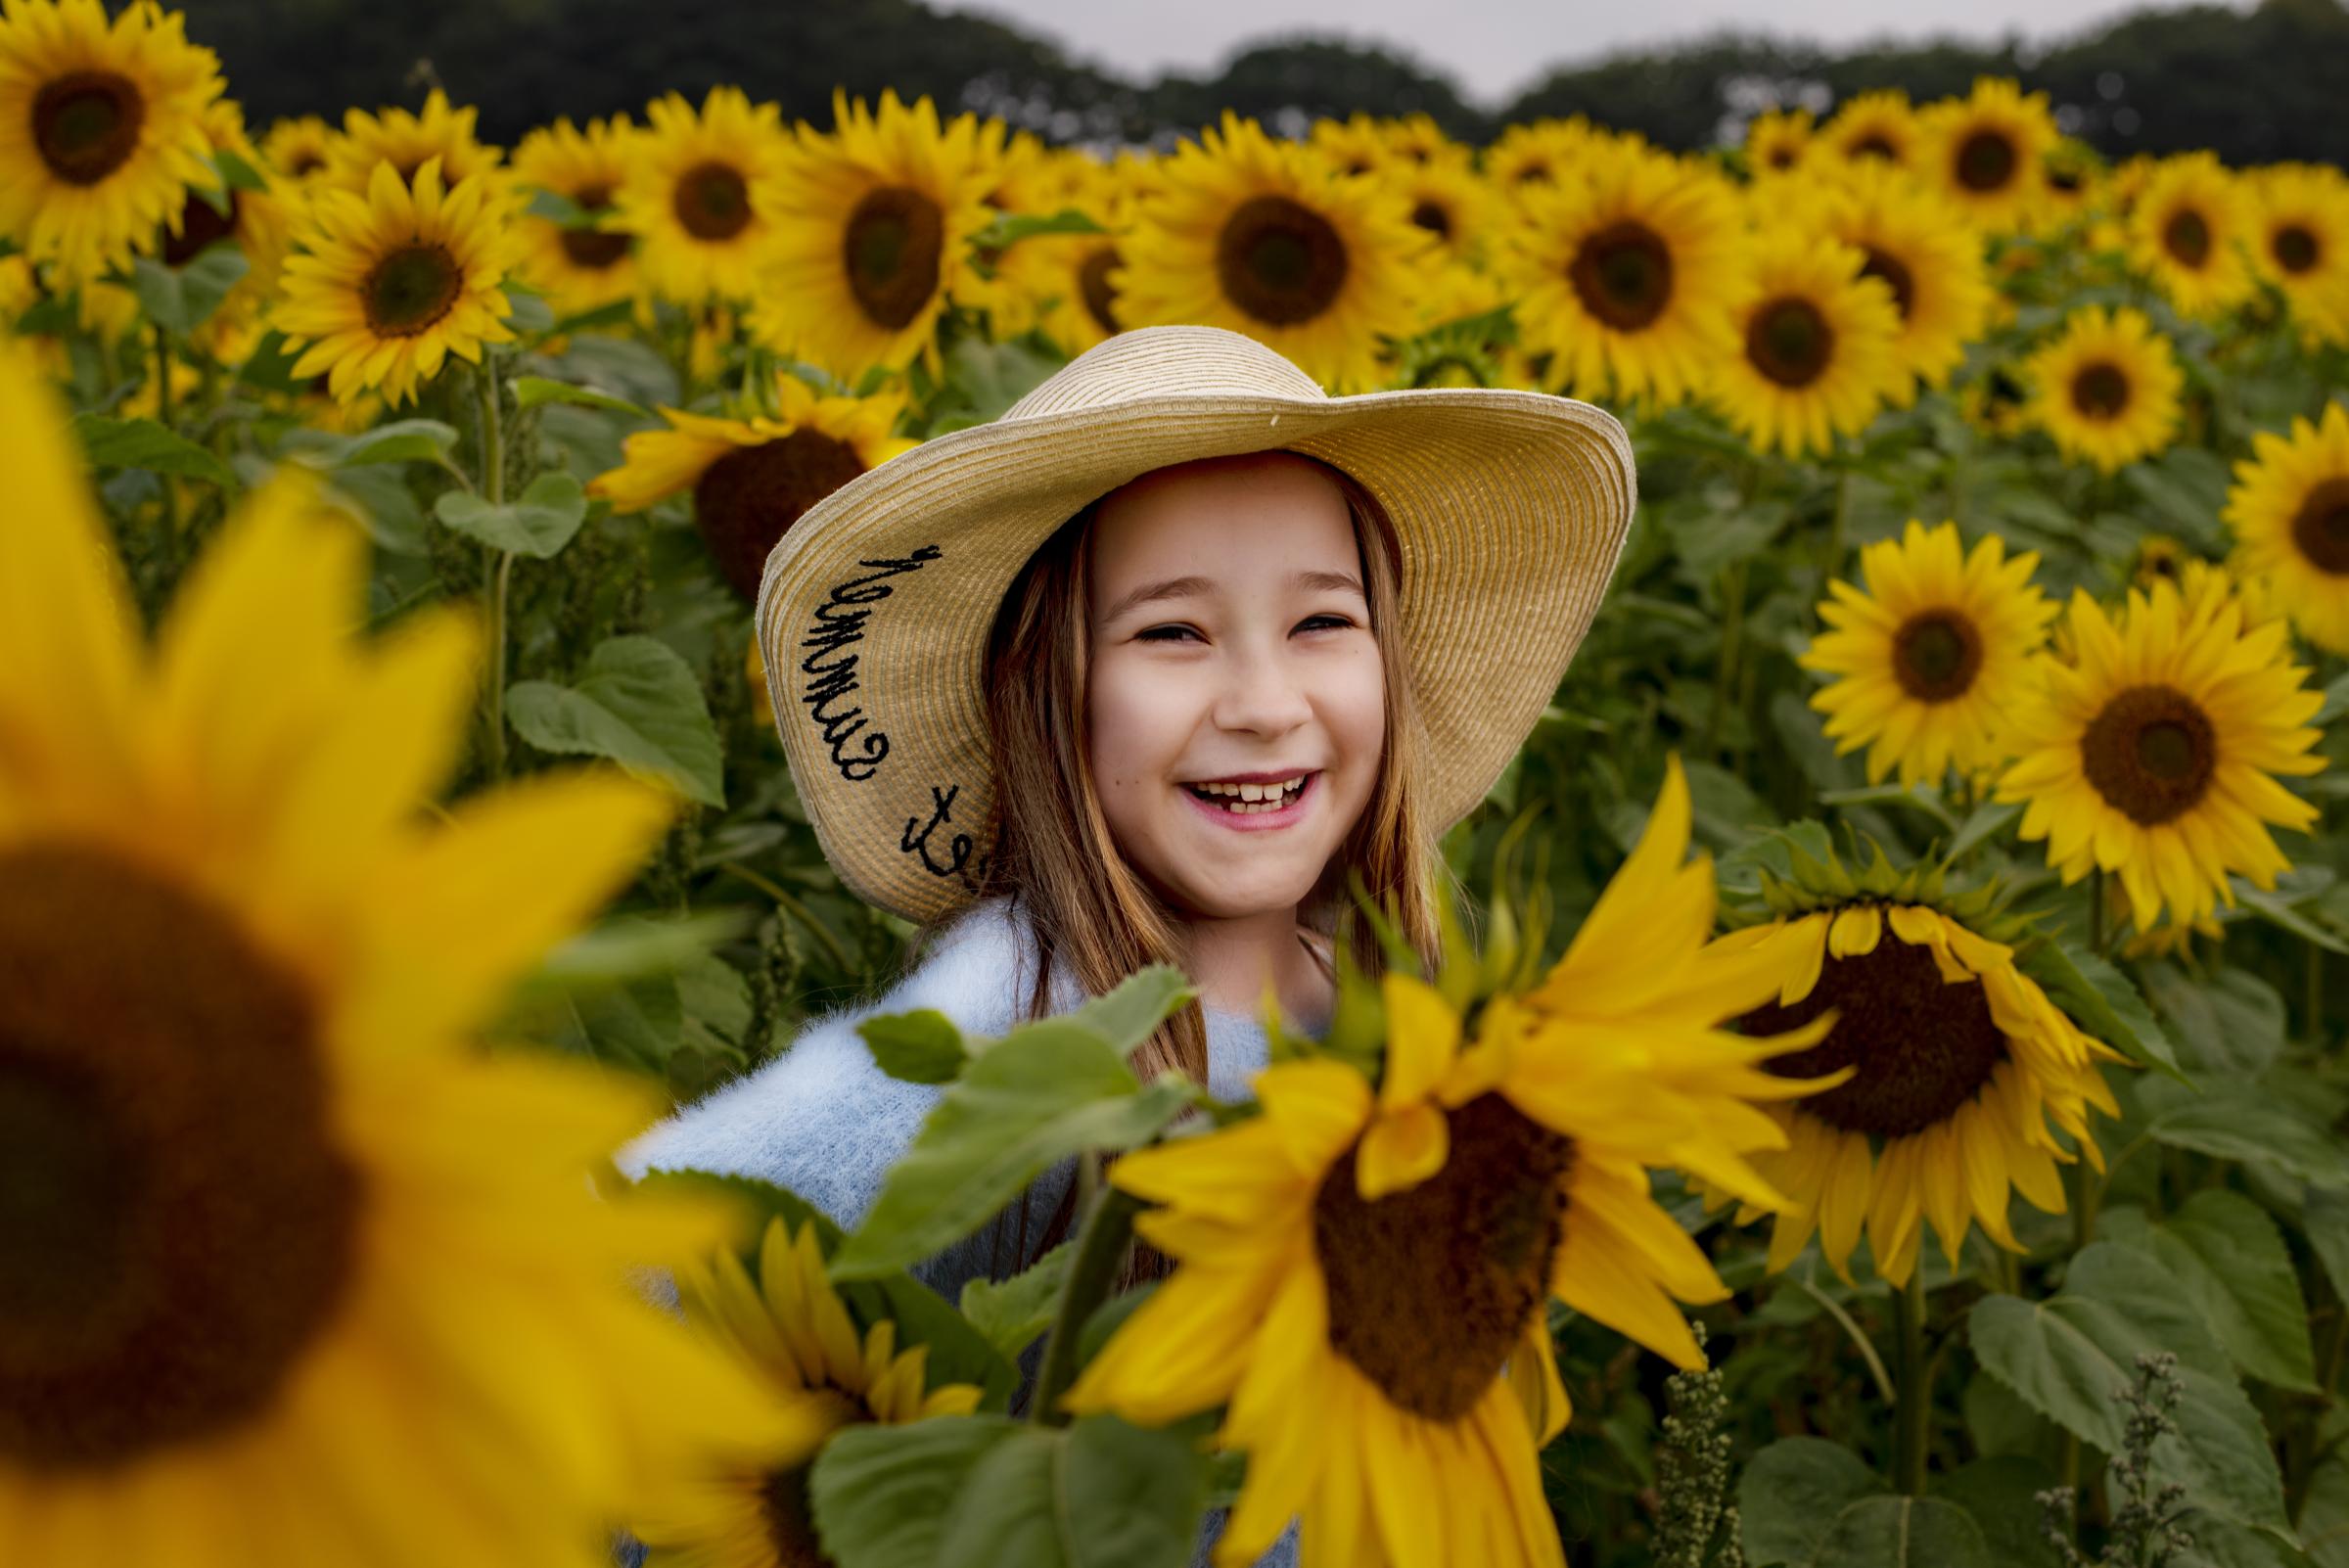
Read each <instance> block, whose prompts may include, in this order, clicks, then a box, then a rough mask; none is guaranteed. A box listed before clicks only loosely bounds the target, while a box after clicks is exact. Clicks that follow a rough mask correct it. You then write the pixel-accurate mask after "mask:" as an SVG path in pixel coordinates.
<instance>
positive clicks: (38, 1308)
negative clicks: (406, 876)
mask: <svg viewBox="0 0 2349 1568" xmlns="http://www.w3.org/2000/svg"><path fill="white" fill-rule="evenodd" d="M319 1068H320V1063H319V1050H318V1042H317V1019H316V1017H315V1015H314V1012H313V1010H312V1007H311V1005H310V1002H309V999H308V997H307V996H306V995H305V994H304V992H303V991H302V990H301V988H300V987H299V985H298V984H297V983H296V982H295V981H294V980H293V978H292V977H290V976H288V975H287V974H285V973H283V972H282V971H280V970H279V969H278V968H277V967H275V966H274V965H272V964H271V963H269V962H268V961H267V960H265V959H264V958H263V957H262V956H261V955H260V954H258V953H256V952H255V951H253V948H252V947H251V946H250V945H247V943H246V941H245V939H244V937H243V935H242V934H241V933H240V932H238V931H237V930H236V929H235V928H234V927H232V926H231V925H230V924H228V923H227V922H226V921H225V920H224V919H223V918H222V917H221V915H220V913H219V911H217V910H215V909H213V908H211V907H209V906H207V905H206V904H205V903H202V902H200V901H199V900H197V899H194V898H192V897H191V896H189V895H188V894H186V893H183V892H181V891H180V890H178V889H176V888H173V887H171V886H169V885H168V884H166V883H162V882H159V881H156V880H154V879H152V878H151V877H150V876H149V875H148V874H146V873H145V872H143V871H139V870H135V869H133V868H132V867H131V866H129V865H128V864H125V863H123V862H120V861H117V860H115V859H114V858H113V857H111V856H108V855H104V854H100V853H93V852H91V851H88V850H84V849H79V848H65V847H55V846H38V847H34V848H30V849H20V850H16V851H13V852H10V853H6V854H0V1465H10V1466H16V1467H20V1468H28V1469H30V1470H33V1471H36V1472H39V1471H68V1470H93V1469H101V1468H111V1467H115V1466H122V1465H129V1464H134V1463H137V1462H139V1461H140V1460H141V1459H143V1458H144V1457H145V1456H146V1455H148V1454H150V1453H154V1452H156V1451H158V1450H162V1449H168V1448H172V1447H176V1446H179V1445H183V1444H186V1443H190V1442H195V1441H201V1440H203V1439H204V1438H206V1437H207V1436H209V1435H211V1434H214V1433H218V1432H223V1431H226V1430H228V1429H229V1428H231V1427H233V1426H235V1425H236V1424H238V1423H239V1422H241V1421H245V1420H248V1419H250V1418H252V1417H253V1416H254V1415H255V1414H257V1413H258V1412H260V1411H261V1410H263V1409H264V1408H266V1407H267V1406H268V1405H269V1403H270V1402H271V1401H272V1400H273V1399H275V1398H276V1397H277V1395H278V1392H279V1389H280V1387H281V1386H282V1384H283V1383H284V1381H285V1379H286V1377H287V1375H288V1374H289V1373H290V1372H291V1371H292V1369H293V1368H294V1366H295V1364H296V1363H297V1362H298V1361H299V1359H300V1358H301V1356H302V1354H303V1353H304V1351H305V1350H306V1348H307V1347H308V1345H309V1344H310V1342H311V1340H312V1339H313V1338H315V1336H316V1335H317V1334H318V1333H319V1331H320V1330H321V1329H322V1328H323V1327H324V1326H325V1324H326V1322H327V1320H328V1319H329V1317H330V1316H331V1315H332V1314H333V1313H334V1311H335V1309H336V1305H337V1302H338V1300H339V1298H340V1297H341V1296H342V1294H343V1292H344V1290H345V1287H346V1286H347V1284H348V1283H349V1279H350V1273H351V1268H352V1253H353V1249H354V1245H355V1231H356V1220H357V1210H358V1205H359V1201H360V1189H359V1184H358V1178H357V1175H356V1173H355V1172H353V1171H352V1169H351V1168H350V1167H349V1166H348V1165H347V1164H346V1163H345V1161H344V1159H343V1157H342V1156H341V1155H340V1153H339V1152H338V1151H337V1150H336V1149H335V1148H334V1147H333V1145H332V1144H331V1143H330V1142H329V1141H328V1136H327V1127H326V1115H327V1107H326V1099H327V1092H328V1088H327V1084H326V1081H325V1079H324V1076H323V1075H322V1074H321V1072H320V1070H319Z"/></svg>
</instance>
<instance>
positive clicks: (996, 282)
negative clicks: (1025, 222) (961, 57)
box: [952, 119, 1104, 343]
mask: <svg viewBox="0 0 2349 1568" xmlns="http://www.w3.org/2000/svg"><path fill="white" fill-rule="evenodd" d="M1007 133H1008V139H1006V137H1007ZM978 145H979V161H980V162H981V163H982V164H983V165H984V166H985V167H986V168H987V169H988V170H989V172H988V173H987V174H986V175H985V177H984V183H985V186H986V194H985V195H984V196H983V197H982V198H981V200H982V201H983V202H984V203H985V204H986V208H987V218H988V226H989V227H991V226H992V223H993V221H994V220H995V219H997V218H1005V217H1011V218H1018V217H1053V216H1057V215H1058V214H1060V213H1061V212H1063V211H1070V210H1074V211H1078V212H1083V213H1086V214H1088V215H1089V214H1092V213H1095V212H1098V211H1099V210H1100V209H1101V208H1102V207H1103V205H1104V200H1103V190H1102V184H1103V182H1102V180H1101V175H1100V169H1099V167H1098V165H1096V164H1095V163H1094V162H1093V161H1092V160H1091V159H1089V158H1087V157H1086V156H1085V155H1084V154H1082V153H1080V152H1076V151H1072V150H1064V149H1059V148H1054V147H1049V146H1047V145H1045V143H1044V141H1043V140H1042V138H1040V137H1038V136H1037V135H1036V133H1035V132H1033V131H1019V132H1016V133H1012V132H1011V131H1010V127H1009V126H1007V125H1005V124H1004V123H1003V121H1001V120H999V119H990V120H984V121H981V123H980V126H979V136H978ZM1094 238H1096V236H1091V235H1083V234H1031V235H1029V236H1027V237H1026V238H1024V239H1021V240H1019V241H1017V242H1015V243H1013V244H1011V245H1008V246H997V245H992V244H977V243H974V244H973V246H972V247H971V255H970V259H971V265H969V266H968V267H966V268H964V269H963V270H962V274H961V276H960V278H959V279H957V280H956V281H955V283H954V286H953V291H952V294H953V298H952V303H955V304H962V305H968V306H970V307H971V308H973V309H976V310H983V311H985V312H986V313H987V318H988V331H989V333H990V336H992V337H993V338H994V340H995V341H996V342H998V343H1000V342H1002V341H1003V340H1005V339H1007V338H1016V337H1018V336H1019V335H1020V334H1021V333H1024V332H1026V331H1028V330H1029V329H1030V328H1032V327H1034V326H1036V323H1037V321H1038V320H1039V319H1040V318H1041V316H1042V315H1043V313H1044V312H1045V311H1046V310H1048V309H1049V308H1050V307H1051V305H1052V303H1053V301H1054V300H1055V298H1056V297H1057V296H1058V295H1059V294H1060V293H1061V292H1062V291H1063V290H1065V289H1066V288H1067V286H1068V283H1069V276H1068V274H1069V268H1068V266H1067V265H1066V264H1065V261H1066V257H1065V256H1064V255H1063V254H1060V253H1065V252H1067V251H1070V250H1072V249H1074V248H1077V247H1080V246H1082V245H1083V244H1084V243H1085V242H1086V241H1088V240H1091V239H1094Z"/></svg>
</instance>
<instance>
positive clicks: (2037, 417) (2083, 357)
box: [2023, 305, 2186, 474]
mask: <svg viewBox="0 0 2349 1568" xmlns="http://www.w3.org/2000/svg"><path fill="white" fill-rule="evenodd" d="M2023 374H2024V378H2025V379H2026V380H2027V381H2028V382H2029V383H2030V386H2031V398H2030V404H2029V417H2030V419H2031V421H2032V423H2034V424H2036V425H2038V426H2039V427H2040V428H2041V429H2042V430H2044V431H2046V432H2047V433H2048V434H2049V435H2050V436H2051V437H2053V438H2055V444H2056V446H2057V447H2058V448H2059V449H2061V451H2062V452H2063V455H2064V456H2066V457H2069V458H2072V459H2075V460H2079V459H2086V460H2087V461H2089V462H2091V463H2094V464H2096V467H2097V469H2099V470H2100V471H2102V472H2103V473H2106V474H2109V473H2111V472H2112V471H2113V470H2114V469H2117V468H2119V467H2121V466H2122V465H2124V464H2127V463H2134V462H2136V461H2137V460H2138V459H2139V458H2141V457H2150V456H2152V455H2153V454H2154V453H2155V452H2158V451H2160V450H2161V449H2162V448H2163V447H2165V446H2167V445H2169V444H2170V441H2171V440H2172V439H2173V438H2175V437H2176V435H2177V432H2178V412H2179V406H2178V391H2179V389H2180V387H2182V386H2183V385H2184V384H2185V381H2186V377H2185V373H2184V372H2182V371H2181V370H2180V369H2179V368H2178V356H2177V355H2176V354H2175V353H2173V352H2172V351H2171V349H2170V341H2169V340H2168V339H2167V338H2164V337H2162V336H2161V335H2160V334H2159V333H2157V332H2155V331H2154V330H2153V324H2152V323H2151V322H2150V321H2147V320H2146V319H2145V315H2144V312H2143V311H2142V310H2135V309H2131V308H2130V307H2129V306H2127V305H2123V306H2121V307H2120V308H2119V309H2117V310H2114V311H2112V312H2110V313H2109V314H2108V313H2107V312H2106V311H2105V309H2104V307H2103V306H2102V305H2083V306H2082V307H2081V308H2079V309H2077V310H2075V311H2073V312H2072V313H2071V315H2070V316H2068V317H2067V318H2065V321H2064V324H2063V331H2062V332H2061V333H2060V334H2059V335H2058V336H2057V337H2056V339H2055V341H2054V342H2052V343H2050V344H2049V345H2047V346H2045V347H2043V348H2041V349H2040V350H2039V351H2038V352H2036V353H2034V354H2033V355H2032V356H2031V358H2030V360H2029V361H2028V362H2027V363H2026V364H2025V365H2024V367H2023Z"/></svg>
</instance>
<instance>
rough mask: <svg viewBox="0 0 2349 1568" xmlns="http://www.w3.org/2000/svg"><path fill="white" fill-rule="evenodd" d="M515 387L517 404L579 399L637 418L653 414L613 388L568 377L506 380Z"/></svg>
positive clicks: (529, 405)
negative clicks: (599, 387)
mask: <svg viewBox="0 0 2349 1568" xmlns="http://www.w3.org/2000/svg"><path fill="white" fill-rule="evenodd" d="M506 385H507V386H509V387H511V388H513V389H514V406H515V407H517V408H536V407H537V406H538V405H539V404H541V403H577V404H579V405H580V406H582V407H585V408H608V409H610V410H612V411H613V412H614V413H616V414H628V415H632V416H633V417H635V418H637V419H651V418H652V417H653V416H652V415H651V414H649V413H647V412H646V411H645V410H643V409H641V408H639V407H637V406H636V405H635V404H634V403H631V402H629V401H628V400H627V399H626V398H625V397H615V396H613V395H612V394H611V393H610V392H597V391H596V390H595V389H594V388H593V387H580V386H577V385H576V384H574V383H572V382H568V381H555V380H552V379H550V378H548V377H545V376H516V377H515V378H514V379H513V380H512V381H509V382H507V383H506Z"/></svg>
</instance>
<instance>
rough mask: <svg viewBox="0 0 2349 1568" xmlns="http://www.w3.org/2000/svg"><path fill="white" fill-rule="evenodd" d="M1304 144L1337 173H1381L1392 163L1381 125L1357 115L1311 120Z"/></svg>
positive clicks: (1392, 149) (1393, 157)
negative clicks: (1311, 125)
mask: <svg viewBox="0 0 2349 1568" xmlns="http://www.w3.org/2000/svg"><path fill="white" fill-rule="evenodd" d="M1307 143H1308V145H1309V146H1311V147H1312V148H1313V151H1314V152H1316V153H1319V154H1320V155H1321V156H1322V157H1324V158H1326V159H1328V160H1329V161H1330V165H1331V166H1332V167H1334V168H1335V169H1336V170H1337V171H1338V172H1339V173H1341V174H1383V173H1385V172H1386V171H1387V170H1388V169H1389V168H1390V167H1391V166H1392V165H1393V164H1394V162H1395V161H1396V153H1395V145H1394V143H1393V142H1392V141H1390V140H1389V139H1388V137H1387V132H1386V128H1385V126H1384V125H1382V124H1381V123H1380V122H1379V121H1377V120H1375V119H1373V118H1371V117H1370V116H1369V115H1365V114H1361V113H1359V112H1357V113H1355V114H1353V115H1348V116H1347V117H1346V118H1344V119H1338V118H1336V117H1334V116H1330V117H1324V118H1321V119H1317V120H1314V121H1313V130H1312V131H1311V132H1310V133H1309V134H1308V136H1307Z"/></svg>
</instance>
